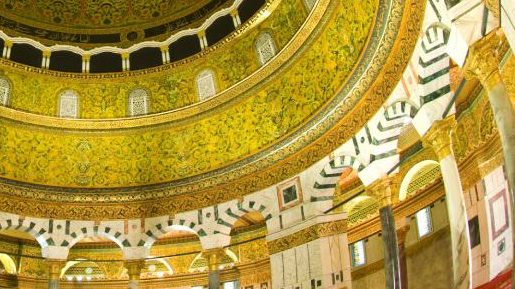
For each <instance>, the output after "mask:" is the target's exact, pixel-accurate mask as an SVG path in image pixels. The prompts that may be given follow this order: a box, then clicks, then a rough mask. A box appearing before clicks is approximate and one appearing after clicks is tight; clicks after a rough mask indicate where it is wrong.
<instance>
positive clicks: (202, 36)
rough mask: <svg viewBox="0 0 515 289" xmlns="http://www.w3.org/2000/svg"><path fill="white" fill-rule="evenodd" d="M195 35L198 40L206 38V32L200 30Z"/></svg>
mask: <svg viewBox="0 0 515 289" xmlns="http://www.w3.org/2000/svg"><path fill="white" fill-rule="evenodd" d="M197 35H198V37H199V38H204V37H206V30H200V31H199V32H197Z"/></svg>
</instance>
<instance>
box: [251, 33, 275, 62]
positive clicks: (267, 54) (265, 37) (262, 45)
mask: <svg viewBox="0 0 515 289" xmlns="http://www.w3.org/2000/svg"><path fill="white" fill-rule="evenodd" d="M256 52H257V55H258V58H259V63H261V65H263V64H265V63H267V62H268V61H270V59H272V58H273V57H274V56H275V53H276V51H275V45H274V40H273V39H272V35H271V34H270V33H268V32H263V33H261V35H259V37H258V38H257V40H256Z"/></svg>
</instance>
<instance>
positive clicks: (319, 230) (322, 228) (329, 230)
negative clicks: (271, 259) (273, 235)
mask: <svg viewBox="0 0 515 289" xmlns="http://www.w3.org/2000/svg"><path fill="white" fill-rule="evenodd" d="M345 232H347V220H338V221H335V222H328V223H322V224H315V225H313V226H311V227H308V228H305V229H303V230H300V231H298V232H295V233H293V234H290V235H288V236H284V237H282V238H279V239H276V240H272V241H270V242H268V244H267V245H268V252H269V254H270V255H273V254H277V253H280V252H283V251H286V250H288V249H291V248H295V247H298V246H300V245H303V244H306V243H309V242H311V241H314V240H317V239H320V238H324V237H329V236H334V235H338V234H343V233H345Z"/></svg>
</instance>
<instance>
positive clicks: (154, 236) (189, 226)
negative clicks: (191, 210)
mask: <svg viewBox="0 0 515 289" xmlns="http://www.w3.org/2000/svg"><path fill="white" fill-rule="evenodd" d="M172 231H186V232H189V233H192V234H195V235H197V236H198V237H203V236H206V232H205V231H204V230H203V229H201V228H199V227H198V226H197V224H196V223H194V222H191V221H187V220H185V219H170V220H168V221H165V222H161V223H158V224H156V225H155V226H153V228H152V229H150V230H147V231H146V232H145V236H146V237H145V239H142V240H140V241H139V244H138V246H145V247H147V248H150V247H152V245H154V243H155V242H156V241H157V240H158V239H159V238H161V237H162V236H164V235H166V234H167V233H169V232H172Z"/></svg>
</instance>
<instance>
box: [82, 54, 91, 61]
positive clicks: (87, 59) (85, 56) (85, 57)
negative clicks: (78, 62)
mask: <svg viewBox="0 0 515 289" xmlns="http://www.w3.org/2000/svg"><path fill="white" fill-rule="evenodd" d="M90 59H91V54H83V55H82V60H83V61H89V60H90Z"/></svg>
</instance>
